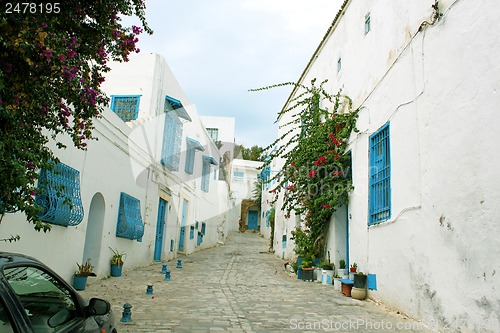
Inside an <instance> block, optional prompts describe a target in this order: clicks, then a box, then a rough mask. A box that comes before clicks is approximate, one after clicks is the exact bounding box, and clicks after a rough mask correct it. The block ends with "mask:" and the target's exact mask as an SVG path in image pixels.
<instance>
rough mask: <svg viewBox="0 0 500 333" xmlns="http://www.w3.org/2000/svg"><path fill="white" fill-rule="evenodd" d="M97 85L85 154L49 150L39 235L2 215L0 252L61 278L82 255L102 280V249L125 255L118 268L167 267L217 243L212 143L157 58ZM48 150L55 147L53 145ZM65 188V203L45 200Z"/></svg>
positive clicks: (220, 229) (220, 206)
mask: <svg viewBox="0 0 500 333" xmlns="http://www.w3.org/2000/svg"><path fill="white" fill-rule="evenodd" d="M110 67H111V69H112V70H111V72H109V73H108V75H107V77H106V81H105V83H104V84H103V91H104V92H105V93H106V94H107V95H108V96H109V97H110V99H111V103H110V108H106V109H105V111H104V113H103V115H102V118H100V119H99V120H96V121H95V127H96V129H95V131H94V136H95V137H96V139H97V140H93V141H90V142H89V144H88V149H87V150H86V151H81V150H77V149H75V148H72V144H71V142H70V141H69V140H67V141H68V145H67V146H68V147H70V148H67V149H65V150H57V149H54V151H55V154H56V155H57V157H58V158H59V159H60V163H59V164H58V167H57V168H58V169H59V170H60V172H58V173H51V172H47V171H45V170H41V175H44V177H45V178H46V179H49V182H48V184H47V185H45V186H46V191H45V193H46V195H45V196H43V197H42V196H40V198H38V197H37V201H38V199H40V203H41V204H42V205H44V207H46V210H45V213H44V217H43V218H44V220H45V221H47V222H49V223H51V224H52V230H51V231H50V232H48V233H38V232H36V231H35V230H34V229H33V226H32V225H29V224H28V223H26V221H25V218H24V216H23V215H22V214H18V213H16V214H7V215H6V216H5V217H4V219H3V223H2V224H1V225H0V230H1V232H2V234H19V235H20V236H21V240H20V241H18V242H15V243H5V242H3V243H0V248H1V250H4V251H12V252H21V253H25V254H28V255H31V256H34V257H36V258H38V259H40V260H42V261H43V262H45V263H47V264H48V265H49V266H51V267H53V269H54V270H56V271H57V272H58V273H60V274H61V275H62V276H63V277H65V278H66V279H68V280H70V279H71V277H72V274H73V272H74V271H75V270H76V264H75V262H84V261H86V260H87V259H90V261H91V263H92V264H93V265H94V266H95V269H94V271H95V273H96V274H97V276H100V277H103V276H107V275H109V271H110V264H109V260H110V258H111V255H112V252H111V250H110V248H111V249H116V250H119V251H120V252H125V253H126V257H125V265H124V269H125V270H127V269H129V268H133V267H137V266H142V265H147V264H149V263H152V262H154V261H157V262H160V261H167V260H170V259H173V258H175V257H176V256H177V253H185V254H189V253H191V252H193V251H196V250H198V249H203V248H208V247H211V246H214V245H216V244H217V243H220V242H223V241H224V240H225V237H226V236H227V233H228V232H229V223H227V220H228V216H229V215H230V214H231V204H230V200H229V186H228V183H227V182H225V181H219V180H218V179H219V168H218V166H219V161H220V159H221V156H220V155H219V152H218V149H217V147H215V145H214V143H213V141H212V140H211V139H210V137H209V136H208V135H207V133H206V131H205V127H204V125H203V124H202V122H201V120H200V118H199V116H198V114H197V112H196V109H195V108H194V106H192V105H191V104H190V102H189V100H188V99H187V97H186V95H185V93H184V92H183V91H182V89H181V87H180V86H179V84H178V83H177V81H176V80H175V77H174V76H173V74H172V72H171V71H170V69H169V68H168V66H167V64H166V62H165V60H164V59H163V58H162V57H161V56H159V55H156V54H149V55H141V56H137V57H134V58H132V59H131V60H130V61H129V62H127V63H112V64H111V65H110ZM54 148H55V147H54ZM60 185H65V186H66V188H68V193H71V195H70V198H71V201H72V204H73V207H72V208H71V209H69V208H68V206H67V205H63V204H62V203H61V202H59V201H58V198H57V197H56V196H55V195H54V194H53V189H54V188H56V187H57V186H60Z"/></svg>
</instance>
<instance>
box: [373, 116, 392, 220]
mask: <svg viewBox="0 0 500 333" xmlns="http://www.w3.org/2000/svg"><path fill="white" fill-rule="evenodd" d="M389 143H390V140H389V123H387V124H386V125H384V126H383V127H382V128H380V129H379V130H378V131H377V132H375V133H374V134H373V135H371V136H370V196H369V200H370V201H369V207H370V212H369V215H370V216H369V221H368V224H369V225H371V224H376V223H380V222H382V221H385V220H387V219H389V218H390V217H391V160H390V144H389Z"/></svg>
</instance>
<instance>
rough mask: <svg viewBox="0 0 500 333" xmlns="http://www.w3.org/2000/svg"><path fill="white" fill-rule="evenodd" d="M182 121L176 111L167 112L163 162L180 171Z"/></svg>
mask: <svg viewBox="0 0 500 333" xmlns="http://www.w3.org/2000/svg"><path fill="white" fill-rule="evenodd" d="M181 140H182V122H181V120H180V119H179V117H178V116H177V114H176V113H175V112H172V111H169V112H167V113H165V127H164V130H163V146H162V151H161V160H160V162H161V164H163V165H164V166H166V167H167V168H168V169H169V170H170V171H179V161H180V158H181Z"/></svg>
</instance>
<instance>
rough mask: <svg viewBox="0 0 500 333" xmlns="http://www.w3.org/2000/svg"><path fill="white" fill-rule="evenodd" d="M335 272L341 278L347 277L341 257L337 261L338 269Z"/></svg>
mask: <svg viewBox="0 0 500 333" xmlns="http://www.w3.org/2000/svg"><path fill="white" fill-rule="evenodd" d="M337 274H338V275H339V276H340V277H341V278H342V279H347V269H346V267H345V260H344V259H341V260H340V261H339V269H338V272H337Z"/></svg>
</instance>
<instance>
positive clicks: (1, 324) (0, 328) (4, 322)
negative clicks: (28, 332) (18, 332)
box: [0, 299, 14, 333]
mask: <svg viewBox="0 0 500 333" xmlns="http://www.w3.org/2000/svg"><path fill="white" fill-rule="evenodd" d="M12 326H13V325H12V323H11V319H10V316H9V313H8V311H7V309H6V308H5V306H4V304H3V302H2V300H1V299H0V332H2V333H14V329H13V328H12Z"/></svg>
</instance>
